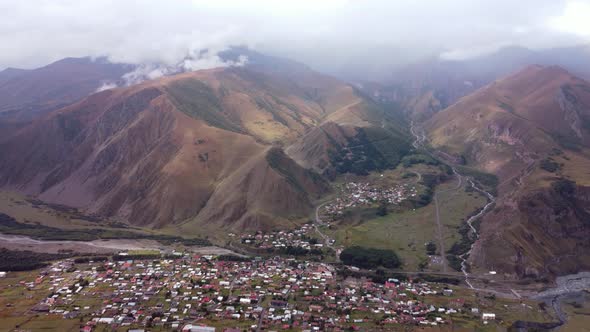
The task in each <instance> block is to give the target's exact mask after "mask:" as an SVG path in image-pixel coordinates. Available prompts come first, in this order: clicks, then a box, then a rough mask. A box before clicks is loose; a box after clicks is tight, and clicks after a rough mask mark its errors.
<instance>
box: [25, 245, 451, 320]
mask: <svg viewBox="0 0 590 332" xmlns="http://www.w3.org/2000/svg"><path fill="white" fill-rule="evenodd" d="M26 285H27V287H29V288H32V289H37V290H42V289H45V290H47V291H48V296H47V297H46V298H44V299H43V300H42V301H41V302H40V303H38V304H37V305H36V306H35V307H33V308H32V310H33V311H36V312H38V313H53V314H58V315H63V317H64V318H66V319H79V320H80V322H82V324H83V326H84V330H85V331H92V330H93V329H96V327H97V326H100V325H103V324H104V325H108V326H109V327H110V328H119V327H128V328H129V329H131V328H150V327H162V328H166V329H177V330H182V329H183V328H188V330H194V331H214V330H215V328H217V329H216V330H217V331H226V330H224V329H223V328H221V327H222V326H223V327H228V326H231V327H232V329H227V330H228V331H243V330H258V329H260V328H262V329H266V330H269V329H270V330H281V329H291V330H303V331H304V330H309V331H312V330H315V331H318V330H321V331H324V330H329V331H343V330H350V329H360V330H365V329H368V328H370V327H375V326H384V325H389V324H412V325H428V326H436V325H440V324H446V323H448V322H449V321H450V318H451V317H452V316H453V315H454V314H457V313H459V312H461V311H462V310H463V306H462V303H461V301H450V299H449V298H446V297H445V295H448V292H449V291H448V290H445V289H444V288H443V286H442V285H440V284H431V283H412V282H411V281H400V280H396V279H389V281H388V282H386V283H385V284H379V283H374V282H372V281H369V280H368V279H364V278H351V277H347V278H344V279H343V278H342V277H341V276H338V275H337V273H336V270H335V268H334V267H333V266H332V265H329V264H325V263H317V262H303V261H297V260H294V259H287V258H280V257H276V258H274V259H266V260H262V259H259V260H252V261H250V260H248V261H233V260H232V261H222V260H219V259H218V258H216V257H212V256H196V255H185V256H182V257H179V258H175V259H158V260H156V259H149V260H129V261H106V262H89V263H82V264H74V263H73V262H72V261H70V260H66V261H62V262H59V263H56V264H54V265H53V266H52V267H50V268H48V269H46V270H44V271H43V272H42V273H41V274H40V275H39V276H38V277H37V278H36V279H35V280H32V281H30V282H28V283H26ZM433 297H436V298H438V297H440V298H438V300H436V301H431V302H432V303H428V302H429V299H432V298H433ZM441 299H442V300H441ZM444 300H448V301H446V303H447V304H448V305H445V306H441V305H435V304H434V303H441V301H444ZM207 329H208V330H207Z"/></svg>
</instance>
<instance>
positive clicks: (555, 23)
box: [549, 1, 590, 38]
mask: <svg viewBox="0 0 590 332" xmlns="http://www.w3.org/2000/svg"><path fill="white" fill-rule="evenodd" d="M549 24H550V25H551V26H552V27H553V28H555V29H556V30H560V31H563V32H567V33H572V34H576V35H579V36H583V37H587V38H588V37H590V2H588V1H570V2H568V3H567V5H566V7H565V9H564V11H563V13H562V14H561V15H559V16H557V17H554V18H552V19H551V20H550V21H549Z"/></svg>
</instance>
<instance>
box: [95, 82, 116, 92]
mask: <svg viewBox="0 0 590 332" xmlns="http://www.w3.org/2000/svg"><path fill="white" fill-rule="evenodd" d="M116 87H117V83H115V82H103V83H102V84H101V85H100V86H99V87H98V88H96V90H95V91H94V92H101V91H105V90H110V89H114V88H116Z"/></svg>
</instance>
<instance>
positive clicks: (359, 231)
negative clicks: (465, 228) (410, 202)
mask: <svg viewBox="0 0 590 332" xmlns="http://www.w3.org/2000/svg"><path fill="white" fill-rule="evenodd" d="M456 185H457V181H456V180H454V179H451V180H449V181H447V182H445V183H443V184H440V185H439V186H437V188H436V191H437V192H439V193H440V194H439V195H438V200H439V208H440V220H441V223H442V226H443V239H444V240H443V241H444V244H445V248H446V249H448V248H450V247H451V246H452V245H453V243H455V242H457V241H459V240H460V238H461V235H460V234H459V233H458V228H459V226H460V225H461V223H462V222H463V221H464V220H466V219H467V217H468V216H469V215H470V214H471V213H473V212H474V211H476V210H477V209H478V208H480V207H482V206H483V205H484V204H485V201H486V200H485V198H484V197H482V196H481V195H480V194H478V193H477V192H474V191H469V190H466V188H467V187H468V184H467V183H463V184H462V185H461V187H460V188H458V189H456V190H455V189H454V188H455V187H456ZM333 236H334V237H335V239H336V243H337V244H339V245H343V246H351V245H359V246H365V247H372V248H379V249H392V250H394V251H395V252H397V253H398V255H399V256H400V257H401V258H402V260H403V262H404V266H403V268H404V269H406V270H411V271H415V270H418V269H419V267H420V266H421V265H422V266H424V264H426V263H427V262H428V260H429V258H428V255H427V254H426V244H427V243H428V242H431V241H432V242H434V243H438V241H437V235H436V216H435V206H434V202H431V203H430V204H428V205H427V206H425V207H421V208H418V209H410V210H406V211H401V212H393V213H389V214H388V215H386V216H383V217H377V218H373V219H369V220H365V221H363V222H362V223H360V224H354V225H339V226H336V231H334V232H333ZM437 247H438V245H437ZM437 250H438V248H437ZM430 269H432V270H436V269H437V266H431V267H430Z"/></svg>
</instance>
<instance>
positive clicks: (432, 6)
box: [0, 0, 590, 78]
mask: <svg viewBox="0 0 590 332" xmlns="http://www.w3.org/2000/svg"><path fill="white" fill-rule="evenodd" d="M0 11H1V12H2V13H4V14H5V15H4V18H3V19H2V21H1V22H0V40H2V43H3V47H2V49H3V51H2V52H1V54H0V69H3V68H7V67H17V68H33V67H38V66H41V65H45V64H47V63H50V62H52V61H55V60H58V59H61V58H64V57H67V56H107V57H109V59H110V60H111V61H114V62H124V63H134V64H153V63H159V64H165V65H167V66H177V65H178V64H182V65H183V66H186V67H187V68H189V69H193V70H194V69H204V68H211V67H219V66H225V65H229V64H227V63H225V62H224V61H223V60H222V59H220V58H219V57H218V56H217V53H218V52H219V51H221V50H225V49H227V48H228V47H229V46H231V45H245V46H249V47H251V48H253V49H256V50H259V51H263V52H266V53H269V54H275V55H280V56H288V57H289V58H292V59H295V60H299V61H302V62H304V63H307V64H309V65H310V66H312V67H313V68H315V69H318V70H322V71H325V72H328V73H332V74H336V75H340V76H343V77H351V78H357V77H358V76H359V75H360V74H361V73H362V74H363V75H365V76H367V77H371V76H378V74H379V73H382V72H383V71H387V70H390V69H392V68H395V67H396V66H397V65H399V64H405V63H409V62H414V61H416V59H417V58H421V57H426V56H429V57H432V56H440V57H442V58H445V59H462V58H466V57H471V56H475V55H481V54H485V53H489V52H493V51H495V50H497V49H498V48H500V47H504V46H507V45H519V46H525V47H529V48H533V49H534V48H547V47H557V46H570V45H578V44H584V43H587V42H588V41H589V40H590V23H588V22H587V20H586V19H585V18H587V17H590V2H589V1H587V0H573V1H572V0H535V1H533V0H524V1H518V2H514V1H508V0H496V1H477V2H474V1H469V0H456V1H410V0H402V1H386V0H371V1H347V0H324V1H311V0H298V1H280V2H277V1H271V0H253V1H238V0H219V1H213V2H211V1H204V0H191V1H188V0H171V1H166V2H162V1H115V0H102V1H93V0H90V1H72V0H58V1H48V0H47V1H46V0H43V1H7V0H1V1H0ZM205 50H206V51H205ZM187 59H189V60H190V62H188V63H187ZM367 63H370V64H371V66H366V64H367ZM361 68H362V71H361ZM156 74H157V73H156Z"/></svg>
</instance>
